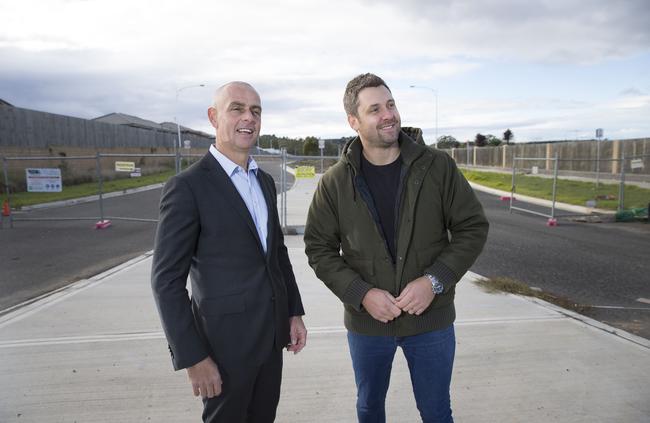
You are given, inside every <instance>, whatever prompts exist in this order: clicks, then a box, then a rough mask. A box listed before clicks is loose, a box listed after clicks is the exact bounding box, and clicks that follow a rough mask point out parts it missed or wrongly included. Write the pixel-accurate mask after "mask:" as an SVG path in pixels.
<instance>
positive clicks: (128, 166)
mask: <svg viewBox="0 0 650 423" xmlns="http://www.w3.org/2000/svg"><path fill="white" fill-rule="evenodd" d="M115 171H116V172H134V171H135V162H115Z"/></svg>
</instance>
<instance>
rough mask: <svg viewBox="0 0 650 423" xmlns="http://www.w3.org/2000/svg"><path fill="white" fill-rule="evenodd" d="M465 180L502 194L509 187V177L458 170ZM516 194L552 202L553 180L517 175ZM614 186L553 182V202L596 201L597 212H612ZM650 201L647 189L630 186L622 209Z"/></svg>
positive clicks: (581, 204) (579, 204)
mask: <svg viewBox="0 0 650 423" xmlns="http://www.w3.org/2000/svg"><path fill="white" fill-rule="evenodd" d="M462 172H463V174H464V175H465V177H466V178H467V179H468V180H469V181H472V182H475V183H477V184H479V185H484V186H487V187H490V188H496V189H500V190H503V191H508V192H509V191H510V188H511V185H512V174H506V173H494V172H478V171H474V170H462ZM515 184H516V191H515V192H516V193H518V194H522V195H528V196H531V197H536V198H542V199H546V200H552V198H553V197H552V194H553V179H551V178H541V177H539V176H530V175H523V174H518V175H517V176H516V178H515ZM618 189H619V186H618V184H603V183H601V184H600V185H599V187H598V190H596V183H595V182H594V183H592V182H582V181H573V180H568V179H560V178H558V180H557V196H556V200H557V201H559V202H561V203H567V204H574V205H578V206H584V205H586V202H587V201H588V200H593V199H595V198H597V197H598V198H600V199H597V203H596V207H598V208H601V209H608V210H616V209H617V207H618ZM649 202H650V190H649V189H645V188H640V187H637V186H634V185H626V186H625V207H624V208H626V209H629V208H637V207H647V206H648V203H649Z"/></svg>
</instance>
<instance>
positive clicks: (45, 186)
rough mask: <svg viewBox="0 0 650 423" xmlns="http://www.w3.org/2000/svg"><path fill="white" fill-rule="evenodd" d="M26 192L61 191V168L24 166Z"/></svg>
mask: <svg viewBox="0 0 650 423" xmlns="http://www.w3.org/2000/svg"><path fill="white" fill-rule="evenodd" d="M25 176H26V178H27V192H61V190H62V189H63V183H62V182H61V169H59V168H40V169H38V168H26V169H25Z"/></svg>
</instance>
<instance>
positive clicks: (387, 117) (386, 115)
mask: <svg viewBox="0 0 650 423" xmlns="http://www.w3.org/2000/svg"><path fill="white" fill-rule="evenodd" d="M381 120H382V121H392V120H395V112H394V111H393V110H391V109H389V108H383V109H382V113H381Z"/></svg>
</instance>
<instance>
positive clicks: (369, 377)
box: [348, 325, 456, 423]
mask: <svg viewBox="0 0 650 423" xmlns="http://www.w3.org/2000/svg"><path fill="white" fill-rule="evenodd" d="M348 345H349V346H350V355H351V356H352V367H353V368H354V378H355V380H356V384H357V417H358V418H359V423H383V422H385V421H386V411H385V407H384V403H385V400H386V392H387V391H388V384H389V383H390V372H391V368H392V365H393V357H394V356H395V351H396V350H397V347H398V346H399V347H401V348H402V351H403V352H404V356H405V357H406V361H407V363H408V366H409V371H410V374H411V384H412V386H413V393H414V395H415V402H416V404H417V407H418V410H419V411H420V417H421V418H422V421H423V422H424V423H433V422H436V423H453V421H454V420H453V418H452V417H451V405H450V400H449V385H450V383H451V372H452V368H453V365H454V355H455V352H456V336H455V333H454V325H451V326H449V327H448V328H446V329H442V330H436V331H431V332H426V333H422V334H419V335H413V336H403V337H400V336H368V335H361V334H358V333H354V332H349V331H348Z"/></svg>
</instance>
